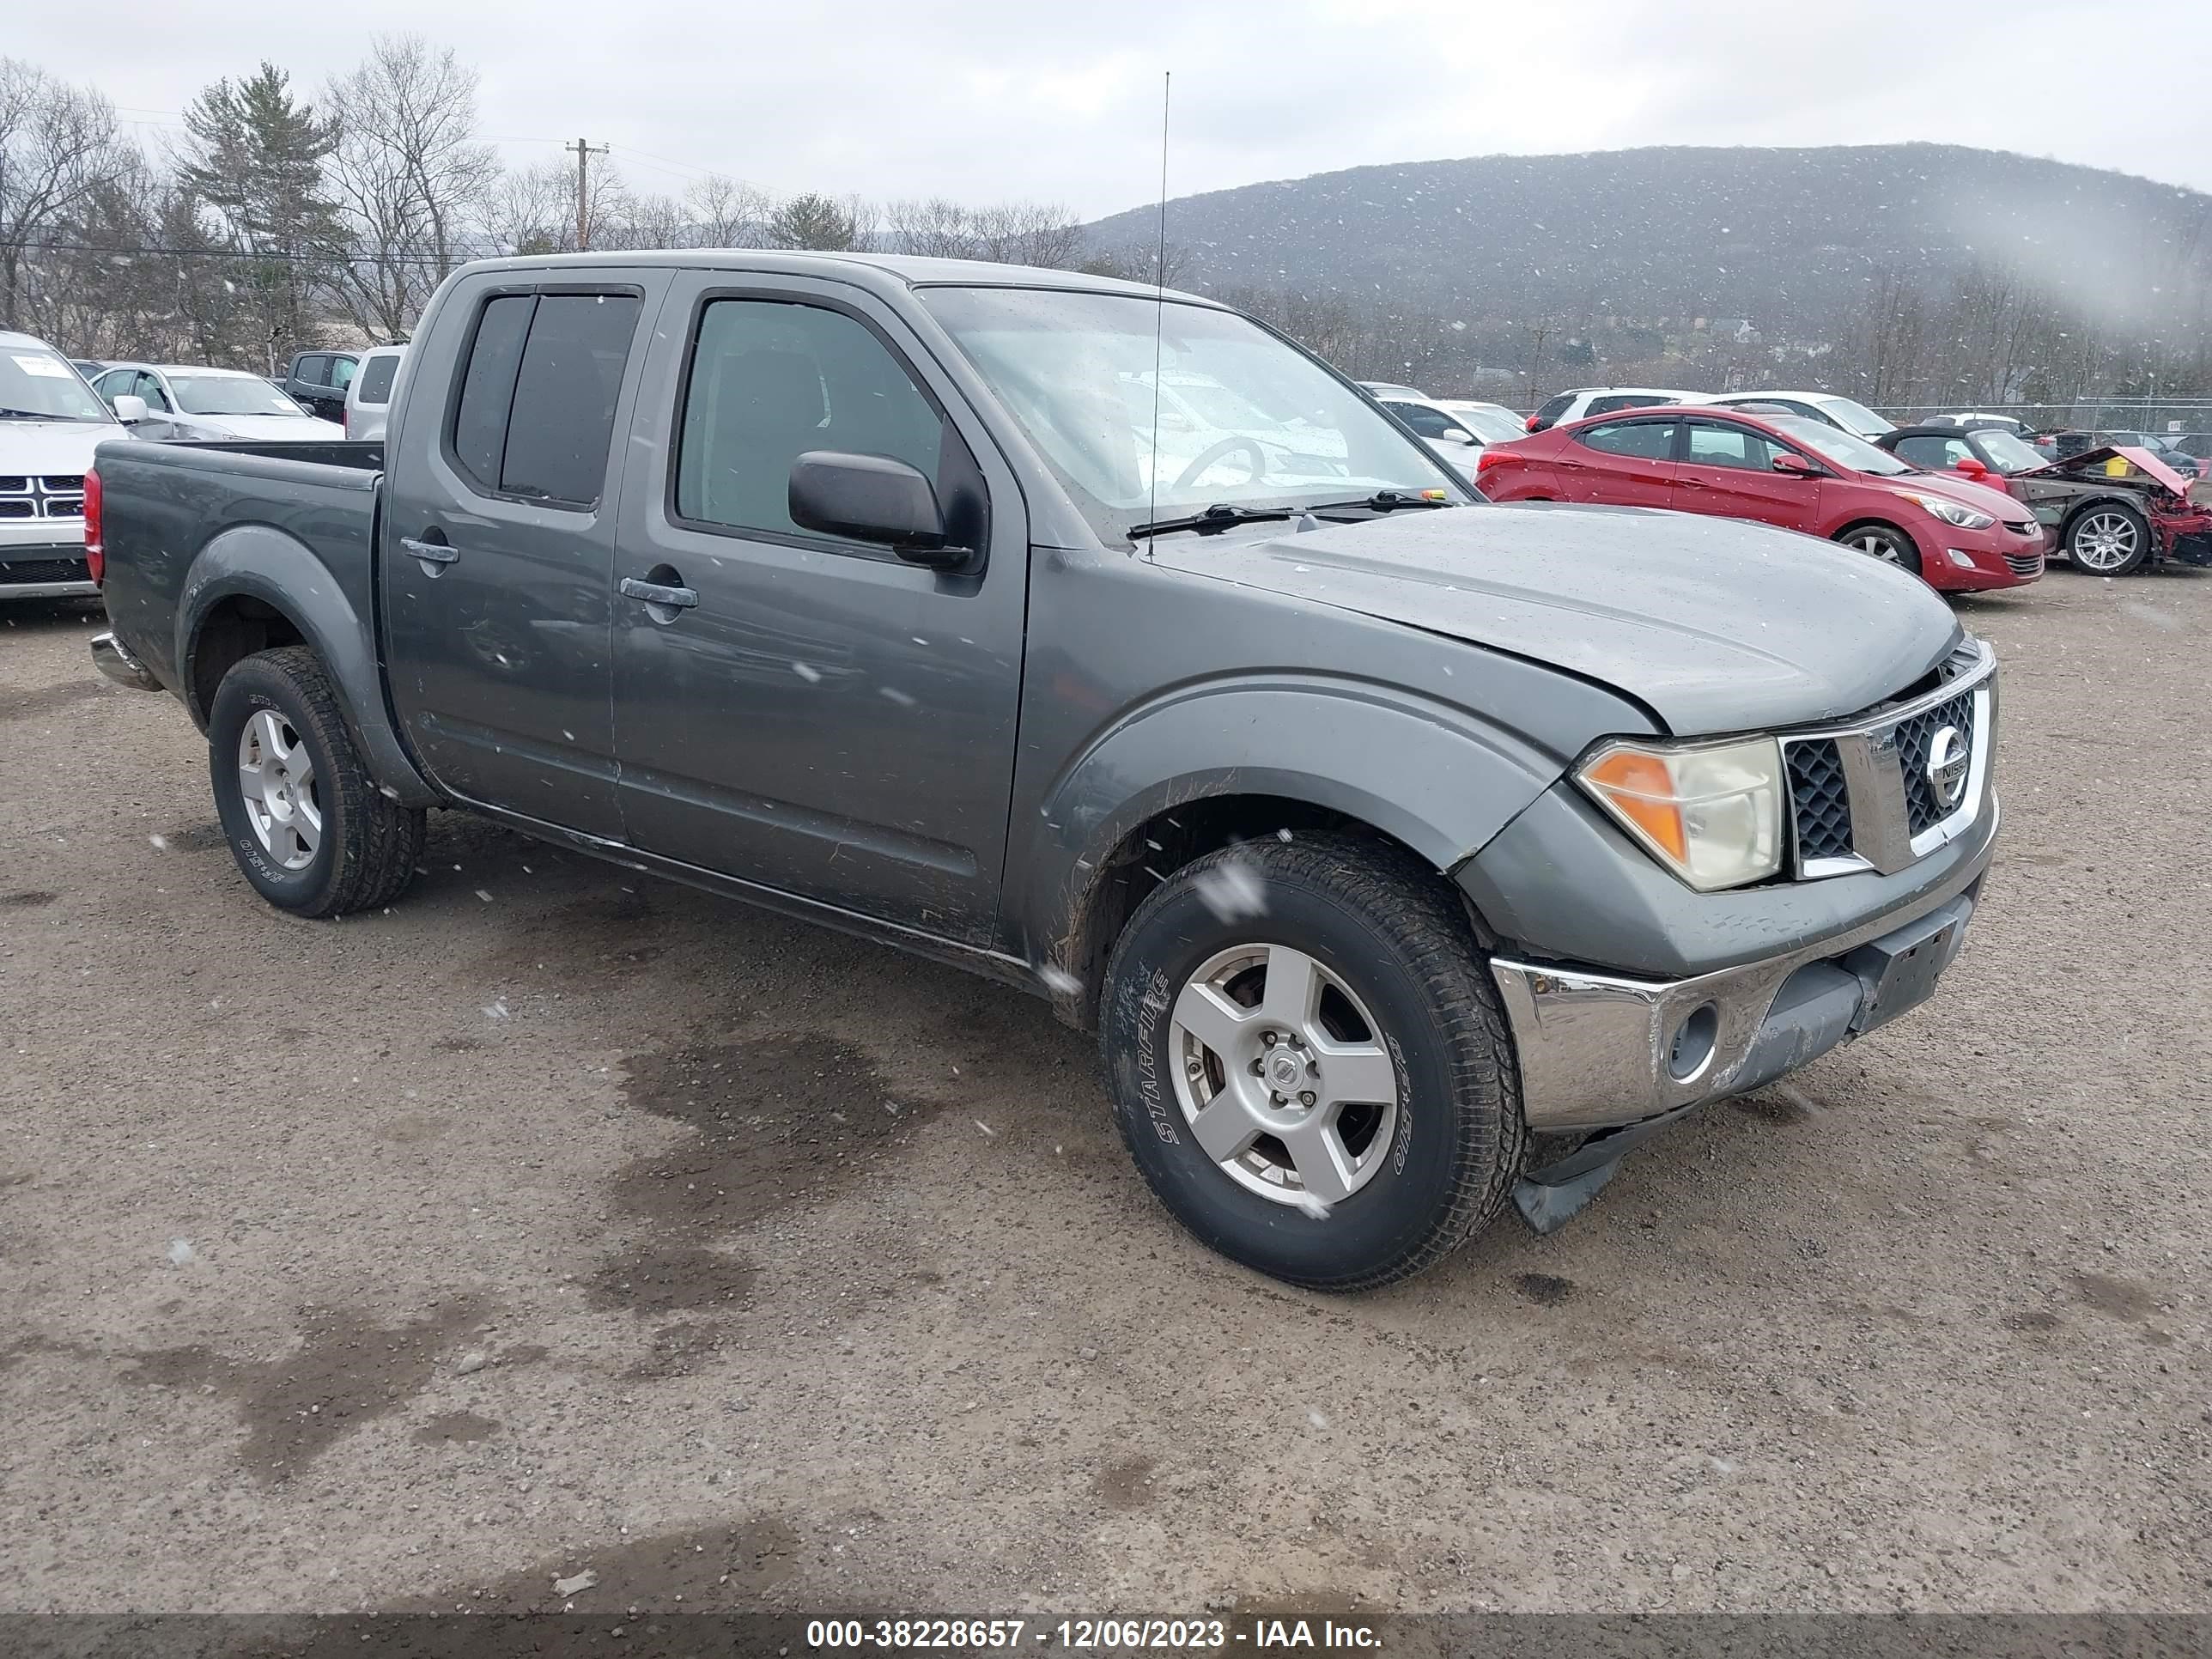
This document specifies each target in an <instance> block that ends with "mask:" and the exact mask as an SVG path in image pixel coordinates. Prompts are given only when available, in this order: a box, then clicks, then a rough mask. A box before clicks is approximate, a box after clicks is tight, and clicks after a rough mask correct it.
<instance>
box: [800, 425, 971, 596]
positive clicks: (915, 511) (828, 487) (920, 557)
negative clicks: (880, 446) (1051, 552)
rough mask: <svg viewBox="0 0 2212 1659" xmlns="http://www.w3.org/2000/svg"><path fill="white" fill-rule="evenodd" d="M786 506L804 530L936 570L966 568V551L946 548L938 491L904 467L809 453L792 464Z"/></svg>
mask: <svg viewBox="0 0 2212 1659" xmlns="http://www.w3.org/2000/svg"><path fill="white" fill-rule="evenodd" d="M787 504H788V506H789V508H790V512H791V521H792V523H793V524H795V525H797V526H799V527H800V528H801V529H804V530H818V531H820V532H822V533H823V535H825V536H849V537H850V538H852V539H853V540H854V541H856V542H873V543H875V544H877V545H878V546H882V547H888V548H890V550H892V551H893V552H895V553H896V554H897V555H898V556H899V557H901V558H902V559H905V560H907V561H908V562H911V563H914V564H921V565H927V566H928V567H930V568H932V569H936V570H944V569H950V568H954V567H956V566H958V565H963V564H965V563H966V562H968V558H969V550H968V549H966V548H964V547H947V546H946V545H945V512H944V509H943V508H942V507H939V506H938V504H937V491H936V489H935V488H934V487H933V486H932V484H931V483H930V482H929V480H928V479H927V478H925V477H922V476H921V473H920V472H918V471H915V469H914V468H913V467H910V466H908V465H907V464H906V463H905V462H904V461H895V460H892V459H890V458H889V457H888V456H884V455H848V454H844V453H840V452H839V451H836V450H829V449H810V450H808V451H807V452H806V453H805V454H803V455H801V456H800V457H799V459H797V460H796V461H794V462H793V463H792V467H791V484H790V489H789V493H788V496H787Z"/></svg>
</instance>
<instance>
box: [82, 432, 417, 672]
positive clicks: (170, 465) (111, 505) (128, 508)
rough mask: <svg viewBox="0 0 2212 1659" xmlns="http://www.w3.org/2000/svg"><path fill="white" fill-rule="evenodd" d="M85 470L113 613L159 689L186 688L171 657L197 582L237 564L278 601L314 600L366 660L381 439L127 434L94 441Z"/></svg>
mask: <svg viewBox="0 0 2212 1659" xmlns="http://www.w3.org/2000/svg"><path fill="white" fill-rule="evenodd" d="M93 465H94V469H95V470H96V471H98V472H99V474H100V486H101V495H102V498H103V504H104V508H105V510H104V512H103V514H102V518H103V521H104V525H105V526H106V554H107V581H106V589H105V594H106V600H107V613H108V616H109V617H110V618H111V620H112V623H113V624H114V628H115V631H116V633H117V635H118V637H119V638H121V640H122V641H123V642H124V643H125V645H126V646H128V647H130V649H131V652H132V653H134V654H136V655H137V656H138V657H139V659H141V660H142V661H143V662H144V663H145V664H146V665H147V666H148V667H149V668H150V669H151V670H152V671H153V672H154V674H155V678H158V679H159V680H160V681H161V683H162V684H164V685H167V686H168V687H170V688H171V689H172V690H179V691H184V690H187V688H185V687H184V686H183V685H182V684H180V677H179V668H178V662H179V654H180V652H181V650H182V647H183V644H184V637H183V636H184V635H188V634H189V633H190V631H191V629H193V628H194V627H195V626H196V625H197V613H196V610H195V606H194V604H193V599H192V590H193V589H195V588H197V587H202V586H206V585H207V583H208V582H209V581H210V580H211V579H214V578H216V577H218V576H224V575H226V574H228V573H230V572H234V571H240V570H242V571H246V572H248V573H250V574H251V575H252V579H253V581H254V584H255V585H258V584H259V583H261V582H264V581H265V582H266V583H267V584H268V585H269V586H270V592H271V597H272V599H274V598H280V597H287V596H293V595H304V596H305V597H306V598H307V599H308V600H309V601H311V602H313V601H315V600H317V599H321V600H322V601H324V603H322V604H319V605H317V607H316V608H317V612H318V614H319V616H321V617H325V618H327V619H328V621H329V624H330V626H331V628H332V629H333V630H334V631H343V632H344V633H347V634H351V635H355V636H356V637H355V639H354V640H353V641H352V645H353V648H354V649H355V650H356V652H363V651H365V652H368V653H371V654H372V655H373V652H374V639H373V633H372V622H371V619H372V618H373V617H374V615H375V582H376V575H375V553H374V550H375V542H376V525H377V503H378V500H379V495H378V489H379V485H380V483H381V481H382V479H383V477H384V446H383V445H382V444H381V443H374V442H363V443H354V442H337V443H273V442H266V441H250V440H246V439H235V440H225V441H215V442H189V443H149V442H146V441H143V440H137V439H125V440H121V441H116V442H112V443H105V444H102V445H101V446H100V449H99V452H98V454H97V456H96V458H95V459H94V463H93ZM318 589H319V590H321V591H320V592H319V593H318V592H316V591H315V590H318ZM331 601H336V603H330V602H331ZM324 643H325V645H326V646H328V645H329V644H330V643H331V642H329V641H324ZM186 702H187V704H188V705H191V706H192V707H193V708H194V712H195V714H197V713H200V712H202V711H201V710H200V708H198V707H197V704H196V703H195V702H194V700H193V699H192V698H191V696H187V697H186Z"/></svg>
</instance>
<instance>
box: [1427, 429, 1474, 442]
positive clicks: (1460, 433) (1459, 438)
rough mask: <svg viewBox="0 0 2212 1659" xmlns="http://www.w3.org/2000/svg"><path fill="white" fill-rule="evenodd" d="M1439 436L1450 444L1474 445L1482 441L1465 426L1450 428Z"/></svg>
mask: <svg viewBox="0 0 2212 1659" xmlns="http://www.w3.org/2000/svg"><path fill="white" fill-rule="evenodd" d="M1437 436H1438V437H1440V438H1443V439H1444V440H1445V441H1448V442H1450V443H1455V444H1473V443H1477V442H1480V440H1479V439H1477V438H1476V437H1475V435H1474V434H1473V433H1472V432H1469V431H1468V429H1467V428H1465V427H1463V426H1448V427H1446V428H1444V429H1443V431H1442V432H1440V433H1438V434H1437Z"/></svg>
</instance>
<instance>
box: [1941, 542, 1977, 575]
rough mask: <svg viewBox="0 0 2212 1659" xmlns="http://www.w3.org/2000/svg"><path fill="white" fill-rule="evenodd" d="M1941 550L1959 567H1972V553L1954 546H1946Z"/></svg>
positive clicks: (1968, 568) (1964, 568) (1969, 568)
mask: <svg viewBox="0 0 2212 1659" xmlns="http://www.w3.org/2000/svg"><path fill="white" fill-rule="evenodd" d="M1944 551H1945V552H1946V553H1948V554H1949V555H1950V556H1951V562H1952V563H1953V564H1955V565H1957V566H1958V567H1959V568H1960V569H1961V570H1972V568H1974V556H1973V555H1972V554H1971V553H1967V552H1964V551H1962V550H1960V549H1958V548H1955V547H1947V548H1945V549H1944Z"/></svg>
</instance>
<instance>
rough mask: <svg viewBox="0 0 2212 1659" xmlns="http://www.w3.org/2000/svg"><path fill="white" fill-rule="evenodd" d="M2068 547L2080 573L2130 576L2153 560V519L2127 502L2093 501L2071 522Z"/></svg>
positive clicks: (2068, 525)
mask: <svg viewBox="0 0 2212 1659" xmlns="http://www.w3.org/2000/svg"><path fill="white" fill-rule="evenodd" d="M2064 544H2065V548H2066V556H2067V557H2068V558H2069V559H2071V560H2072V561H2073V562H2074V568H2075V569H2076V570H2086V571H2087V572H2088V573H2089V574H2091V575H2093V576H2125V575H2129V574H2132V573H2134V572H2135V571H2137V570H2140V569H2142V567H2143V565H2144V563H2145V562H2147V561H2148V559H2149V557H2150V553H2151V538H2150V520H2148V519H2146V518H2145V517H2143V515H2142V513H2138V512H2137V511H2136V509H2135V508H2134V507H2130V506H2129V505H2128V504H2127V503H2126V502H2125V501H2091V502H2090V503H2089V504H2088V505H2087V507H2083V508H2082V509H2081V511H2080V512H2078V513H2075V515H2074V516H2073V517H2072V518H2071V519H2069V520H2067V522H2066V534H2065V538H2064Z"/></svg>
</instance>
